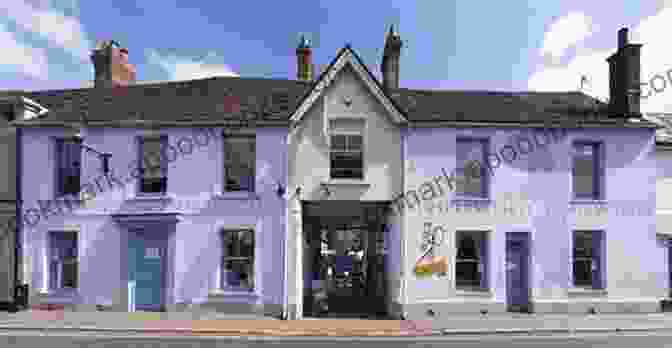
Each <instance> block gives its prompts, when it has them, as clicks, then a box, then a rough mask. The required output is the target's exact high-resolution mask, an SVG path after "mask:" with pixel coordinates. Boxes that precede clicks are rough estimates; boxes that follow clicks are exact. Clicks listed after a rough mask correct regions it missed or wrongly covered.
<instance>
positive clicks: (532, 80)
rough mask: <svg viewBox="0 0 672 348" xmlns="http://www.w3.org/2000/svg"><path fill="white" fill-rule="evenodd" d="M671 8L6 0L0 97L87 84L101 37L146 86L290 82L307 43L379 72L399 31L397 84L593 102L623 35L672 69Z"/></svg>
mask: <svg viewBox="0 0 672 348" xmlns="http://www.w3.org/2000/svg"><path fill="white" fill-rule="evenodd" d="M671 8H672V4H670V2H667V1H654V0H649V1H641V2H640V1H637V0H629V1H606V0H600V1H591V2H589V1H578V0H564V1H554V0H545V1H523V0H514V1H508V2H501V1H483V0H481V1H478V0H459V1H406V0H391V1H352V0H341V1H317V0H311V1H284V2H280V1H254V0H248V1H235V2H233V1H200V2H198V1H193V0H191V1H184V0H179V1H178V0H165V1H135V0H115V1H108V2H105V1H102V0H101V1H87V2H84V1H76V0H64V1H59V0H52V1H48V0H32V1H30V0H2V1H0V47H2V48H3V50H2V51H3V55H4V57H3V59H2V61H3V63H2V64H0V81H2V85H0V90H4V89H29V90H39V89H54V88H75V87H84V86H89V85H90V84H91V82H90V81H91V79H92V77H93V68H92V65H91V63H90V60H89V58H88V53H89V51H90V49H91V48H92V47H93V46H94V45H95V42H96V40H101V39H114V40H116V41H118V42H120V43H121V44H122V46H125V47H127V48H128V49H129V59H130V61H131V63H133V64H134V65H135V66H136V68H137V71H138V75H137V77H138V80H143V81H167V80H186V79H191V78H202V77H209V76H216V75H232V74H233V75H240V76H244V77H245V76H248V77H271V78H294V77H295V74H296V63H295V55H294V48H295V47H296V44H297V41H298V38H299V35H300V34H301V33H305V34H306V35H307V36H308V37H309V38H311V40H312V42H313V46H314V47H313V50H314V63H316V64H318V65H323V64H328V63H329V61H330V60H331V59H332V58H333V57H334V55H335V54H336V52H337V51H338V49H339V48H341V47H343V45H344V44H345V43H350V44H351V45H352V46H353V47H354V49H355V50H356V51H357V52H358V53H359V54H360V55H361V57H362V58H363V60H364V62H365V63H366V64H367V65H368V66H369V68H370V69H371V70H372V71H374V73H376V74H378V70H379V68H378V66H379V64H380V57H381V53H382V48H383V42H384V38H385V33H386V31H387V29H388V27H389V25H390V24H395V25H396V26H397V27H398V30H399V32H400V34H401V36H402V39H403V40H404V42H405V47H404V49H403V53H402V61H401V73H400V74H401V83H400V84H401V86H402V87H408V88H423V89H438V88H444V89H493V90H576V89H577V88H578V85H579V81H580V76H581V75H582V74H586V75H588V76H589V77H590V82H591V85H590V87H591V88H592V89H593V90H591V91H590V92H591V93H593V94H594V95H596V96H605V95H606V94H608V93H606V87H607V82H606V81H607V80H606V67H607V64H606V62H605V61H604V59H606V57H607V56H608V55H609V54H610V53H612V52H613V51H614V49H615V46H616V32H617V31H618V29H619V28H621V27H623V26H628V27H630V28H631V31H632V33H633V35H632V41H636V42H638V43H643V44H644V47H645V48H644V50H645V51H644V52H643V58H642V64H643V71H642V79H644V80H646V79H647V77H648V75H647V74H650V75H652V74H655V73H657V72H662V71H665V70H666V69H669V68H672V60H671V59H669V58H663V53H669V50H670V49H669V48H667V47H668V46H670V45H669V43H666V42H665V41H666V40H665V37H666V36H667V35H669V33H670V32H672V31H671V30H670V29H672V14H670V12H671V11H672V9H671ZM666 26H667V27H666ZM664 31H667V33H664ZM646 50H648V51H646ZM666 50H667V51H666ZM647 52H648V53H649V54H648V55H647ZM667 57H669V54H668V55H667ZM667 61H669V62H670V63H669V64H668V63H667ZM668 65H669V66H668ZM670 91H672V89H670ZM589 94H590V93H589ZM652 99H653V98H652ZM668 99H669V98H668ZM647 102H649V103H650V102H651V101H650V100H649V101H647ZM654 104H655V105H654ZM654 104H652V107H655V108H658V109H661V108H662V109H664V108H667V104H666V103H665V102H658V103H654ZM658 111H662V110H658Z"/></svg>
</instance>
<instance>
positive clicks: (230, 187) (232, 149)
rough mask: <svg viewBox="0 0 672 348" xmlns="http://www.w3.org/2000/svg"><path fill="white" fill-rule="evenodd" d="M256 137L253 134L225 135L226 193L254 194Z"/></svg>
mask: <svg viewBox="0 0 672 348" xmlns="http://www.w3.org/2000/svg"><path fill="white" fill-rule="evenodd" d="M256 161H257V156H256V137H255V136H254V135H253V134H225V135H224V191H226V192H230V191H247V192H254V180H255V177H256V174H255V172H256V168H255V167H256Z"/></svg>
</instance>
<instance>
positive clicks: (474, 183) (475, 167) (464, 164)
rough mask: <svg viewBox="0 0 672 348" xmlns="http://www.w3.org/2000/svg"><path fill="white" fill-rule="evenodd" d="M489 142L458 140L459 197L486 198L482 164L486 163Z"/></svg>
mask: <svg viewBox="0 0 672 348" xmlns="http://www.w3.org/2000/svg"><path fill="white" fill-rule="evenodd" d="M486 145H487V142H486V141H484V140H482V139H467V138H462V139H457V150H456V164H455V174H456V179H457V180H456V191H457V194H458V195H465V196H470V197H485V195H486V188H485V185H486V181H485V180H484V175H483V173H484V170H485V168H483V167H482V166H481V165H480V163H482V162H483V161H484V151H485V148H486Z"/></svg>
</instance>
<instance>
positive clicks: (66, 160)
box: [56, 139, 82, 196]
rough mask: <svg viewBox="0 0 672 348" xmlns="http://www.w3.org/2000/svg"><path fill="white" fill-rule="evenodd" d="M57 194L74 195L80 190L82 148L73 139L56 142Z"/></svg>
mask: <svg viewBox="0 0 672 348" xmlns="http://www.w3.org/2000/svg"><path fill="white" fill-rule="evenodd" d="M56 158H57V166H58V169H57V173H56V177H57V179H56V189H57V194H58V195H59V196H61V195H76V194H78V193H79V190H80V187H81V186H80V176H81V163H82V147H81V146H80V145H79V144H78V143H77V142H76V141H75V140H74V139H58V140H57V141H56Z"/></svg>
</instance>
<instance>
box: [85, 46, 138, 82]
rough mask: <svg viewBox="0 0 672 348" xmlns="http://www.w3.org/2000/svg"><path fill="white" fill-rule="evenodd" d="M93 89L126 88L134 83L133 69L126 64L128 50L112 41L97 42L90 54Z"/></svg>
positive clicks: (130, 65)
mask: <svg viewBox="0 0 672 348" xmlns="http://www.w3.org/2000/svg"><path fill="white" fill-rule="evenodd" d="M91 61H92V62H93V67H94V70H95V82H94V83H95V87H102V86H107V87H115V86H127V85H130V84H133V83H134V82H135V72H136V71H135V67H134V66H133V65H132V64H131V63H129V62H128V49H126V48H122V47H120V46H119V43H117V42H116V41H114V40H106V41H99V42H98V43H97V44H96V48H95V49H94V50H93V52H92V53H91Z"/></svg>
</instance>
